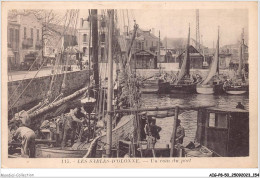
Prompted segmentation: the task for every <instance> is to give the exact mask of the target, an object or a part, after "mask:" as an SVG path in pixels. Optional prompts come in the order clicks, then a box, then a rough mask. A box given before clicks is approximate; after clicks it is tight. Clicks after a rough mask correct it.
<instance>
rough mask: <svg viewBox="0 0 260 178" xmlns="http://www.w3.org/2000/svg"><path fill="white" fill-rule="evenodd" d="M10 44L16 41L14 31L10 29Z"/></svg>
mask: <svg viewBox="0 0 260 178" xmlns="http://www.w3.org/2000/svg"><path fill="white" fill-rule="evenodd" d="M9 40H10V43H12V42H13V41H14V29H12V28H10V39H9Z"/></svg>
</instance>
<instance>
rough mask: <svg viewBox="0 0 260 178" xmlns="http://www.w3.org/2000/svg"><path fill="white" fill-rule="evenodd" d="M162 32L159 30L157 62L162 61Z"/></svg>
mask: <svg viewBox="0 0 260 178" xmlns="http://www.w3.org/2000/svg"><path fill="white" fill-rule="evenodd" d="M160 48H161V47H160V30H159V42H158V60H157V62H160V61H161V50H160Z"/></svg>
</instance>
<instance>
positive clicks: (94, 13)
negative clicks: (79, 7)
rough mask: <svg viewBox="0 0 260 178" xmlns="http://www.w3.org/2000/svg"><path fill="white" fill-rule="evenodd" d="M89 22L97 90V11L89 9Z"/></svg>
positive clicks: (96, 87)
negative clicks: (90, 23)
mask: <svg viewBox="0 0 260 178" xmlns="http://www.w3.org/2000/svg"><path fill="white" fill-rule="evenodd" d="M91 21H92V49H93V71H94V80H95V89H96V90H98V88H99V71H98V22H97V9H91ZM96 99H97V98H96Z"/></svg>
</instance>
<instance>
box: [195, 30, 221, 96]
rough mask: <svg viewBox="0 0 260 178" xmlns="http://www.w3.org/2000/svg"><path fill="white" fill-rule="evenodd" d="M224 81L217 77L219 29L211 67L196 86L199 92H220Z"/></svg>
mask: <svg viewBox="0 0 260 178" xmlns="http://www.w3.org/2000/svg"><path fill="white" fill-rule="evenodd" d="M223 84H224V82H223V81H222V80H221V79H220V78H219V29H218V40H217V45H216V53H215V58H214V60H213V61H212V64H211V68H210V70H209V73H208V75H207V77H206V79H205V80H203V81H202V82H201V83H199V84H198V85H197V86H196V91H197V93H199V94H214V93H215V94H221V93H223V92H224V91H223Z"/></svg>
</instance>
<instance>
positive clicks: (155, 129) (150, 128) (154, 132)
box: [145, 120, 162, 148]
mask: <svg viewBox="0 0 260 178" xmlns="http://www.w3.org/2000/svg"><path fill="white" fill-rule="evenodd" d="M161 130H162V128H161V127H159V126H157V125H155V120H152V122H151V124H150V125H149V123H147V126H146V127H145V133H146V134H147V137H146V138H147V148H154V146H155V143H156V141H157V139H160V136H159V132H160V131H161Z"/></svg>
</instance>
